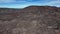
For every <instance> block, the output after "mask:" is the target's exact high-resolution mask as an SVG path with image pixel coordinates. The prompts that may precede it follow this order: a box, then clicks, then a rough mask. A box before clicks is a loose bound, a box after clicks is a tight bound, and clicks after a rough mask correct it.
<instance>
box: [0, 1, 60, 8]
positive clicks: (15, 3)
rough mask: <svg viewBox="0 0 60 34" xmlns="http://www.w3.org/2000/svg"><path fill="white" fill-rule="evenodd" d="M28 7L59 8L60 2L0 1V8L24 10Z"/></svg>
mask: <svg viewBox="0 0 60 34" xmlns="http://www.w3.org/2000/svg"><path fill="white" fill-rule="evenodd" d="M30 5H38V6H56V7H60V0H0V8H4V7H5V8H24V7H27V6H30Z"/></svg>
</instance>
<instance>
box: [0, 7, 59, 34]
mask: <svg viewBox="0 0 60 34" xmlns="http://www.w3.org/2000/svg"><path fill="white" fill-rule="evenodd" d="M59 33H60V8H58V7H54V6H29V7H26V8H24V9H9V8H7V9H5V8H1V9H0V34H59Z"/></svg>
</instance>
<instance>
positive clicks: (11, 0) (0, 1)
mask: <svg viewBox="0 0 60 34" xmlns="http://www.w3.org/2000/svg"><path fill="white" fill-rule="evenodd" d="M15 1H16V0H0V3H8V2H9V3H10V2H15Z"/></svg>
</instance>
